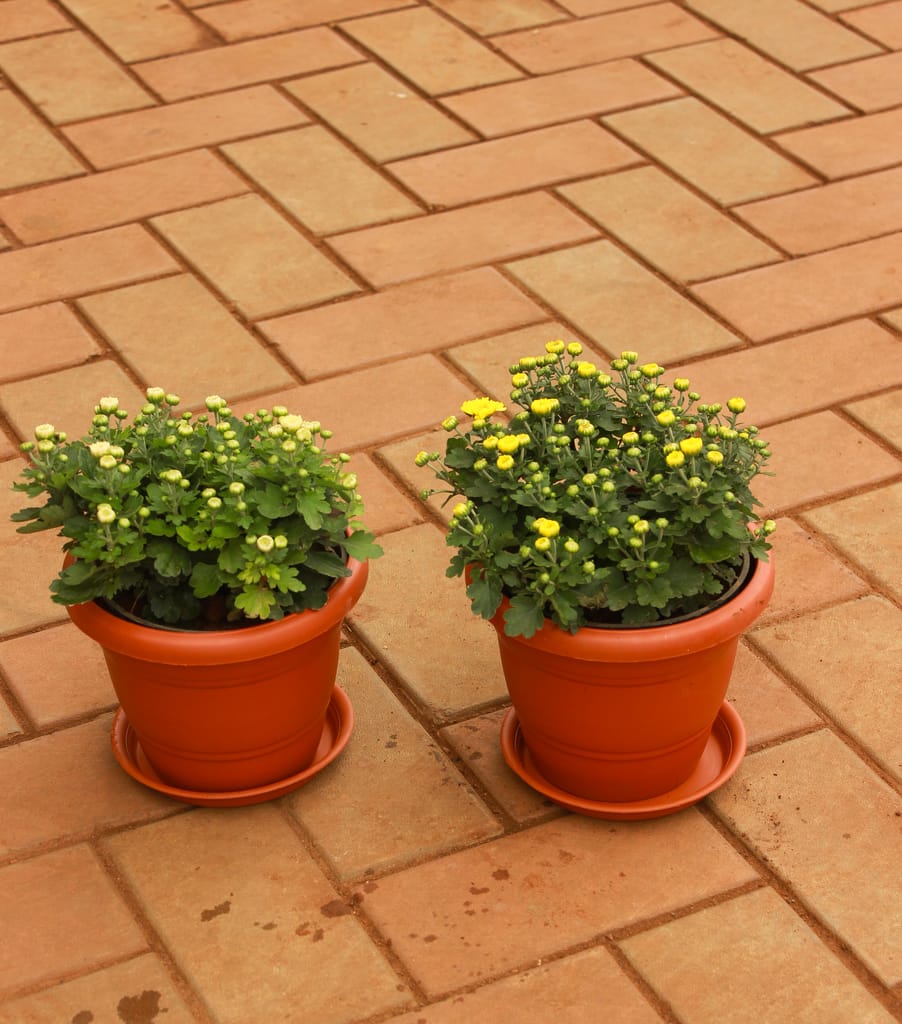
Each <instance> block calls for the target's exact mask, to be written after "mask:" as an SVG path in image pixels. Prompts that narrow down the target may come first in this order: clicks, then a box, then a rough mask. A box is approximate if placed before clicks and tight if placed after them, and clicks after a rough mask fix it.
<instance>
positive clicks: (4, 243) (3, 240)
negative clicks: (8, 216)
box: [0, 231, 12, 249]
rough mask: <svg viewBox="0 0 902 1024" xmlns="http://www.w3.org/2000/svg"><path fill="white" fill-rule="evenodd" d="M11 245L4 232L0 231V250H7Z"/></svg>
mask: <svg viewBox="0 0 902 1024" xmlns="http://www.w3.org/2000/svg"><path fill="white" fill-rule="evenodd" d="M11 244H12V243H11V242H10V240H9V238H8V236H7V235H6V233H5V232H3V231H0V249H8V248H9V247H10V245H11Z"/></svg>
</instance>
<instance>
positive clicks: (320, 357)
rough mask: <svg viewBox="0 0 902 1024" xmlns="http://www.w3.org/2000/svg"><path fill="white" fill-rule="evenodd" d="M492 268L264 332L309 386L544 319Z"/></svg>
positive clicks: (280, 323) (291, 319)
mask: <svg viewBox="0 0 902 1024" xmlns="http://www.w3.org/2000/svg"><path fill="white" fill-rule="evenodd" d="M542 315H543V314H542V310H541V309H540V308H539V307H538V306H536V305H535V304H534V303H533V302H531V301H530V300H529V299H527V298H526V297H525V296H523V295H522V294H521V293H520V292H519V291H518V290H517V289H516V288H515V287H514V286H513V285H511V284H510V283H509V282H508V281H506V280H505V279H504V278H503V277H502V276H501V275H500V274H499V273H498V272H497V271H495V270H491V269H489V268H488V267H484V268H480V269H478V270H467V271H464V272H462V273H459V274H450V275H448V276H446V277H436V278H430V279H429V280H427V281H414V282H412V283H410V284H403V285H399V286H398V287H397V288H390V289H387V290H386V291H384V292H379V293H377V294H375V295H364V296H361V297H360V298H356V299H350V300H348V301H347V302H339V303H334V304H332V305H329V306H323V307H322V308H320V309H312V310H309V311H306V312H302V313H292V314H290V315H289V316H284V317H279V318H278V319H276V320H264V321H263V322H262V323H261V324H260V325H259V326H260V328H261V330H262V331H263V333H264V334H265V335H266V337H268V338H269V339H270V340H271V341H273V342H275V344H276V345H278V346H279V348H280V349H281V351H282V353H283V354H284V355H285V356H286V357H287V358H288V359H289V360H290V361H291V362H292V363H293V364H294V365H295V366H296V367H297V368H298V370H299V371H300V372H301V373H302V374H303V375H304V377H305V378H306V379H308V380H311V379H315V378H317V377H321V376H324V375H330V374H332V373H334V372H335V370H336V369H338V368H342V369H346V368H349V367H353V366H362V365H365V364H366V363H368V362H376V361H379V360H382V359H389V358H395V357H397V356H399V355H410V354H413V353H416V352H424V351H425V352H428V351H434V350H435V349H438V348H441V347H443V346H445V345H453V344H455V343H456V342H458V341H461V340H465V339H468V338H471V337H473V336H474V335H478V334H482V333H484V332H485V331H492V330H498V329H500V328H503V327H507V326H513V325H515V324H522V323H528V322H529V321H531V320H539V319H541V318H542Z"/></svg>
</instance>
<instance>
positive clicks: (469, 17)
mask: <svg viewBox="0 0 902 1024" xmlns="http://www.w3.org/2000/svg"><path fill="white" fill-rule="evenodd" d="M434 6H435V7H438V8H439V9H440V10H442V11H445V13H447V14H450V15H451V17H452V18H454V19H455V20H456V21H459V22H460V23H461V24H462V25H466V26H467V28H471V29H472V30H473V31H474V32H478V33H479V34H480V35H482V36H490V35H494V34H496V33H498V32H510V31H512V30H513V29H518V28H530V27H532V26H533V25H547V24H548V23H549V22H551V21H561V20H562V19H563V17H564V15H563V14H562V13H561V11H560V9H559V5H557V4H553V3H550V2H549V0H506V2H505V3H502V4H487V3H484V2H483V0H434Z"/></svg>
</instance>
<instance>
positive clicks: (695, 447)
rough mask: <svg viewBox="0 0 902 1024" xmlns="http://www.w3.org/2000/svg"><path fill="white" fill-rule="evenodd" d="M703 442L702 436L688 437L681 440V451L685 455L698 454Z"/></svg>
mask: <svg viewBox="0 0 902 1024" xmlns="http://www.w3.org/2000/svg"><path fill="white" fill-rule="evenodd" d="M702 447H703V443H702V439H701V438H700V437H687V438H684V439H683V440H682V441H680V451H681V452H682V453H683V454H684V455H698V453H699V452H700V451H701V450H702Z"/></svg>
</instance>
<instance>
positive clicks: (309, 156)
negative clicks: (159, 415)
mask: <svg viewBox="0 0 902 1024" xmlns="http://www.w3.org/2000/svg"><path fill="white" fill-rule="evenodd" d="M900 332H902V3H900V0H873V2H868V0H0V477H2V482H0V513H2V515H0V1021H2V1022H4V1024H39V1022H40V1024H91V1022H95V1024H107V1022H117V1021H119V1022H123V1021H124V1022H126V1024H186V1022H194V1024H214V1022H215V1024H270V1022H275V1021H286V1022H301V1021H303V1022H310V1024H377V1022H391V1024H458V1022H471V1021H472V1022H480V1024H482V1022H488V1024H493V1022H496V1021H497V1022H506V1021H517V1022H518V1024H549V1022H555V1024H598V1022H602V1021H604V1022H610V1024H662V1022H665V1024H677V1022H680V1024H745V1022H754V1024H889V1022H891V1021H893V1020H896V1021H899V1020H902V795H900V794H902V685H900V683H902V670H900V665H902V542H900V537H902V333H900ZM559 336H560V337H566V338H568V339H578V340H580V341H582V342H583V344H584V345H585V346H586V347H587V348H588V349H589V350H590V351H592V352H593V354H594V355H595V357H597V359H598V360H604V359H605V358H609V357H611V356H612V355H614V354H617V353H619V351H620V350H621V349H622V348H627V347H628V348H636V349H638V350H639V351H640V353H641V354H642V355H643V356H645V357H647V358H649V359H658V360H659V361H661V362H662V363H666V365H667V367H668V370H669V371H671V372H674V371H679V373H680V375H685V376H688V377H690V378H691V379H692V380H693V383H694V384H695V386H697V387H698V388H699V389H700V390H701V391H702V392H703V394H704V395H705V397H706V398H707V399H708V400H711V401H713V400H716V399H721V400H724V399H725V398H727V397H729V396H730V395H732V394H735V393H737V392H738V393H741V394H744V395H745V396H746V397H747V399H748V402H749V407H750V413H751V414H752V415H753V417H754V418H756V419H757V421H758V422H759V423H760V424H761V425H762V427H765V428H767V429H766V436H768V437H769V438H770V439H771V440H772V444H773V449H774V459H773V468H774V469H775V470H776V475H775V476H774V477H772V478H767V479H765V480H764V481H763V482H762V486H761V489H760V490H761V495H762V498H763V500H764V502H765V504H766V507H767V511H768V512H769V513H772V514H774V515H776V516H778V517H779V518H780V520H781V524H780V529H779V532H778V534H777V540H776V552H775V554H776V563H777V569H778V584H777V589H776V593H775V596H774V600H773V603H772V605H771V607H770V609H769V610H768V612H767V613H766V615H765V616H764V618H763V619H762V620H761V621H760V623H759V624H758V625H757V628H755V629H754V630H752V632H751V633H750V634H749V635H748V636H747V638H746V639H745V641H744V642H743V645H742V647H741V651H740V657H739V660H738V665H737V670H736V676H735V679H734V683H733V686H732V690H731V694H730V697H731V700H732V701H733V702H734V703H735V705H736V707H737V708H738V710H739V711H740V713H741V715H742V717H743V719H744V721H745V723H746V726H747V729H748V732H749V739H750V747H749V754H748V756H747V758H746V760H745V761H744V763H743V764H742V766H741V767H740V769H739V771H738V773H737V774H736V776H735V777H734V778H733V779H732V780H731V781H730V782H729V783H728V784H727V785H725V786H724V787H723V788H722V789H721V790H719V791H718V792H716V793H715V794H714V795H712V796H711V797H709V798H707V799H706V800H704V801H703V802H702V803H701V804H699V805H698V806H696V807H694V808H691V809H687V810H685V811H683V812H682V813H680V814H677V815H675V816H673V817H670V818H666V819H662V820H659V821H653V822H645V823H622V822H607V821H598V820H592V819H587V818H581V817H577V816H574V815H571V814H568V813H566V812H564V811H563V810H561V809H560V808H557V807H555V806H554V805H552V804H550V803H548V802H546V801H545V800H543V798H541V797H540V796H539V795H538V794H536V793H534V792H533V791H532V790H530V789H528V788H526V787H525V786H524V785H522V784H521V783H520V782H519V780H518V779H517V778H516V777H515V776H514V775H513V774H512V773H511V772H510V771H509V770H508V769H507V768H506V766H505V764H504V762H503V760H502V757H501V754H500V751H499V745H498V729H499V724H500V721H501V717H502V715H503V712H504V708H505V706H506V694H505V690H504V684H503V680H502V677H501V673H500V668H499V662H498V654H497V650H496V646H495V640H494V634H493V633H492V631H491V629H490V627H489V626H487V625H486V624H485V623H483V622H482V621H480V620H476V619H474V618H473V617H472V616H471V615H470V613H469V609H468V605H467V602H466V599H465V596H464V593H463V587H462V584H461V583H460V581H458V580H447V579H445V577H444V574H443V569H444V565H445V564H446V559H447V554H448V553H447V550H446V549H445V547H444V542H443V530H442V526H443V513H442V511H441V510H440V509H439V508H438V507H437V506H436V505H434V504H429V505H423V504H421V503H420V501H419V500H418V498H417V493H418V491H419V489H420V488H421V487H423V486H425V485H427V484H428V482H429V481H428V479H426V478H424V476H423V474H422V473H420V472H418V471H417V470H416V469H415V468H414V467H413V464H412V459H413V455H414V453H415V452H416V451H417V450H418V449H419V448H421V447H435V445H436V443H437V440H439V439H441V438H443V437H444V435H443V434H441V432H439V433H438V435H436V434H435V432H434V431H435V425H436V423H437V422H438V421H439V420H440V419H441V418H442V417H443V416H445V415H447V414H449V413H451V412H453V411H455V410H456V408H457V407H458V405H459V403H460V402H461V400H463V399H465V398H466V397H469V396H471V395H473V394H485V393H488V394H495V395H501V396H502V397H504V395H503V391H504V388H505V383H506V381H507V374H506V367H507V365H508V364H509V363H510V362H511V361H513V360H515V359H516V358H518V357H519V356H521V355H525V354H529V353H531V352H535V351H537V350H540V349H541V346H542V345H543V344H544V342H545V341H547V340H549V339H551V338H554V337H559ZM151 384H152V385H162V386H164V387H165V388H167V389H168V390H174V391H178V392H179V393H181V395H182V396H183V397H184V399H185V400H186V401H187V402H189V403H198V402H200V401H201V400H202V398H203V396H204V395H206V394H207V393H210V392H214V391H215V392H219V393H222V394H224V395H227V396H228V397H229V399H230V400H232V401H233V402H234V403H235V404H236V406H242V407H245V406H251V407H257V406H258V405H260V404H265V403H271V402H273V401H275V400H279V401H285V402H286V404H290V405H292V406H293V407H294V408H296V409H297V410H298V411H300V412H303V414H304V415H306V416H308V417H311V418H314V417H315V418H317V419H320V420H322V421H323V422H324V423H325V424H326V425H327V426H329V427H331V428H332V429H333V430H334V432H335V438H336V440H335V443H336V445H337V446H338V447H339V448H344V449H346V450H348V451H350V452H352V460H353V466H354V467H355V468H356V470H357V472H358V473H359V476H360V480H361V487H362V492H363V495H364V498H365V499H366V501H367V506H368V520H369V523H370V524H371V525H372V527H373V528H374V529H375V530H376V532H377V533H378V534H379V535H380V537H381V540H382V543H383V546H384V548H385V551H386V554H385V557H384V558H383V559H382V560H381V561H379V562H378V563H375V564H374V565H373V566H372V572H371V580H370V585H369V588H368V590H367V592H366V594H365V596H364V598H363V600H362V601H361V603H360V605H359V606H358V608H357V609H356V610H355V612H354V614H353V616H352V617H351V620H350V622H349V623H348V628H347V634H346V645H345V647H344V649H343V652H342V657H341V667H340V678H339V681H340V683H341V685H342V687H343V688H344V689H345V690H346V691H347V693H348V694H349V695H350V698H351V700H352V702H353V704H354V706H355V709H356V715H357V726H356V731H355V734H354V736H353V739H352V742H351V744H350V746H349V747H348V748H347V750H346V751H345V753H344V754H343V756H342V757H341V758H340V759H339V760H338V761H337V762H336V763H335V764H333V765H332V766H330V767H329V768H328V769H327V770H326V771H325V772H323V773H322V774H321V775H320V776H318V777H317V778H316V779H315V780H314V781H312V782H311V783H310V784H309V785H308V786H306V787H304V788H303V789H300V790H299V791H297V792H295V793H292V794H289V795H287V796H284V797H283V798H281V799H279V800H277V801H274V802H272V803H269V804H265V805H260V806H256V807H250V808H244V809H235V810H215V809H195V808H189V807H186V806H185V805H183V804H179V803H175V802H173V801H170V800H168V799H166V798H165V797H163V796H161V795H160V794H157V793H155V792H153V791H151V790H149V789H145V788H143V787H142V786H140V785H138V784H137V783H134V782H132V781H131V779H129V778H128V777H127V776H126V775H125V774H124V773H123V772H122V771H121V770H120V769H119V767H118V766H117V764H116V763H115V761H114V759H113V756H112V753H111V750H110V746H109V740H108V734H109V729H110V722H111V718H112V712H113V710H114V709H115V699H114V696H113V693H112V690H111V687H110V684H109V682H108V680H107V677H106V675H105V671H104V666H103V662H102V658H101V656H100V654H99V653H98V651H97V650H96V649H95V648H94V646H93V645H92V644H91V643H90V642H89V641H87V640H86V639H85V638H84V637H82V636H81V634H79V633H78V632H77V631H76V630H75V628H74V627H73V626H72V625H71V624H69V622H68V620H67V617H66V615H65V612H64V611H63V609H62V608H60V607H59V606H57V605H54V604H52V603H51V602H50V600H49V597H48V591H47V584H48V582H49V580H50V579H51V578H52V576H53V575H54V574H55V572H56V569H57V567H58V564H59V545H58V542H57V541H56V539H55V538H53V537H48V536H40V537H37V538H30V539H27V540H25V539H22V538H20V537H18V536H17V535H16V534H15V533H14V532H13V527H12V525H11V524H10V523H9V521H8V513H9V512H10V511H12V510H13V509H14V508H16V507H18V503H19V502H18V496H17V495H13V494H12V493H11V492H10V489H9V484H10V482H11V481H12V480H13V479H14V478H15V477H16V476H17V475H18V472H19V469H20V467H21V465H22V461H21V457H20V454H19V451H18V445H19V444H20V442H22V441H23V440H25V439H27V438H29V437H30V434H31V430H32V428H33V426H34V424H36V423H39V422H43V421H46V420H48V419H49V420H52V421H53V422H54V423H55V424H56V426H57V427H58V428H60V429H64V430H67V431H68V432H69V433H70V434H77V433H79V432H81V431H82V430H84V429H85V428H86V426H87V414H86V413H87V410H88V408H89V406H90V405H91V404H92V401H93V400H94V399H96V398H98V397H99V396H100V395H103V394H111V393H112V394H116V395H118V396H119V397H120V398H121V399H122V401H123V404H124V405H125V407H126V408H134V407H136V406H137V405H138V404H139V402H140V395H141V390H142V389H143V388H145V387H146V386H148V385H151Z"/></svg>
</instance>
